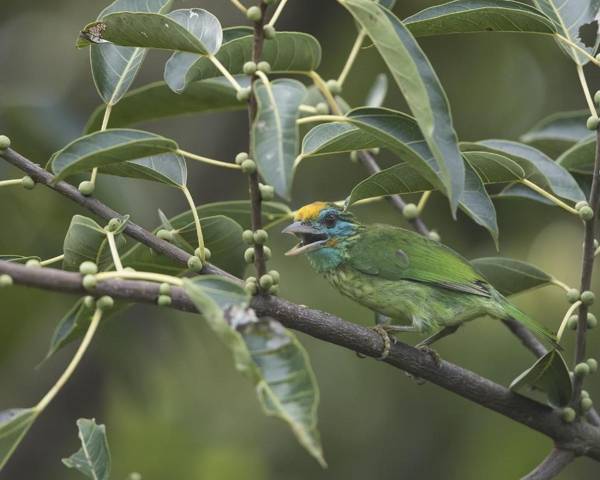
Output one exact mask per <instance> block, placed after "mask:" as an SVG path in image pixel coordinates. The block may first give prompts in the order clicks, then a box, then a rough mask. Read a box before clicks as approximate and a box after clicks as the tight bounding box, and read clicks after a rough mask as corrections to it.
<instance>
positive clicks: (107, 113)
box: [90, 103, 113, 185]
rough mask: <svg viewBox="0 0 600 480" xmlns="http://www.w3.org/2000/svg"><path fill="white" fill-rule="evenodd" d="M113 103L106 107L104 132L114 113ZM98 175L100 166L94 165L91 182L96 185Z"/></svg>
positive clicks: (101, 129) (101, 128)
mask: <svg viewBox="0 0 600 480" xmlns="http://www.w3.org/2000/svg"><path fill="white" fill-rule="evenodd" d="M112 107H113V106H112V104H111V103H107V104H106V108H105V109H104V116H103V117H102V125H101V126H100V131H101V132H103V131H104V130H106V129H107V128H108V121H109V120H110V114H111V113H112ZM96 177H98V167H94V168H93V169H92V176H91V177H90V182H92V183H93V184H94V185H96Z"/></svg>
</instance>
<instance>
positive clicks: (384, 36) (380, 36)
mask: <svg viewBox="0 0 600 480" xmlns="http://www.w3.org/2000/svg"><path fill="white" fill-rule="evenodd" d="M340 3H342V5H344V6H345V7H346V8H347V9H348V10H349V11H350V12H351V13H352V15H353V16H354V18H355V19H356V20H357V21H358V22H359V23H360V24H361V25H362V27H363V28H364V29H365V30H366V32H367V33H368V34H369V36H370V37H371V40H372V41H373V43H374V44H375V47H376V48H377V50H378V51H379V53H380V54H381V56H382V57H383V59H384V61H385V63H386V64H387V66H388V68H389V69H390V72H391V73H392V76H393V77H394V79H395V80H396V83H397V84H398V87H400V90H401V91H402V93H403V94H404V97H405V98H406V101H407V103H408V105H409V107H410V109H411V111H412V113H413V114H414V116H415V120H416V121H417V123H418V125H419V127H420V129H421V131H422V132H423V135H424V137H425V141H426V143H427V145H428V146H429V150H430V151H431V152H432V154H433V157H434V158H435V160H436V163H437V165H438V169H439V171H440V178H441V180H442V182H443V184H444V186H445V191H446V194H447V196H448V198H449V199H450V204H451V207H452V210H453V211H455V210H456V208H457V206H458V202H459V200H460V198H461V196H462V193H463V190H464V182H465V167H464V164H463V159H462V156H461V154H460V151H459V149H458V140H457V136H456V132H455V131H454V128H453V126H452V117H451V115H450V107H449V105H448V99H447V98H446V94H445V92H444V90H443V88H442V86H441V84H440V82H439V79H438V78H437V75H436V73H435V71H434V70H433V67H432V66H431V64H430V63H429V60H428V59H427V57H426V56H425V54H424V53H423V51H422V50H421V48H420V47H419V45H418V44H417V42H416V40H415V39H414V37H413V36H412V34H411V33H410V32H409V31H408V30H407V29H406V27H405V26H404V25H403V23H402V22H401V21H400V20H398V18H396V17H395V16H394V14H392V13H391V12H390V11H388V10H387V9H385V8H384V7H381V6H380V5H378V4H376V3H374V2H373V1H372V0H340Z"/></svg>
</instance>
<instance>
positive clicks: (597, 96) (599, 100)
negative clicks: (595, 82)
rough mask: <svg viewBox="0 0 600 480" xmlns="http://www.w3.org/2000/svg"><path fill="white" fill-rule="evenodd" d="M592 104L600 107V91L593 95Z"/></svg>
mask: <svg viewBox="0 0 600 480" xmlns="http://www.w3.org/2000/svg"><path fill="white" fill-rule="evenodd" d="M594 102H596V105H600V90H598V91H597V92H596V93H595V94H594Z"/></svg>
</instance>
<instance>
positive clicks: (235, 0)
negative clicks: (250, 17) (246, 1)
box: [230, 0, 248, 15]
mask: <svg viewBox="0 0 600 480" xmlns="http://www.w3.org/2000/svg"><path fill="white" fill-rule="evenodd" d="M230 1H231V3H233V5H234V6H235V7H236V8H237V9H238V10H239V11H240V12H242V13H243V14H244V15H246V12H247V11H248V9H247V8H246V7H244V5H242V2H240V0H230Z"/></svg>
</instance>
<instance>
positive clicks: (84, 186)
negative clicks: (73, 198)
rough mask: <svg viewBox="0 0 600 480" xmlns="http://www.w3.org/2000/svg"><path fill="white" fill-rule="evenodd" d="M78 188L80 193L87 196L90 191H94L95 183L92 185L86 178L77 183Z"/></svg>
mask: <svg viewBox="0 0 600 480" xmlns="http://www.w3.org/2000/svg"><path fill="white" fill-rule="evenodd" d="M77 188H78V189H79V192H80V193H81V194H82V195H85V196H86V197H89V196H90V195H91V194H92V193H94V190H95V189H96V185H94V183H93V182H90V181H89V180H86V181H84V182H81V183H80V184H79V187H77Z"/></svg>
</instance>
